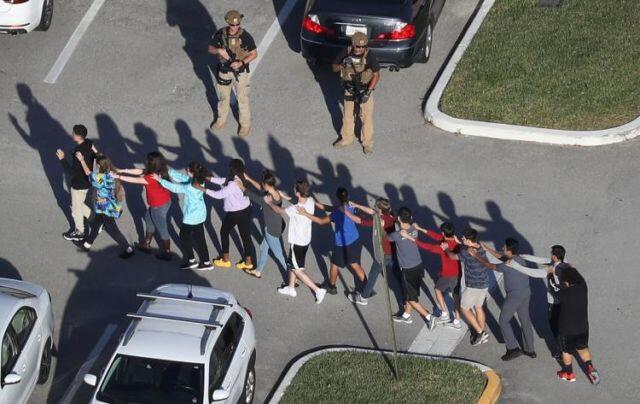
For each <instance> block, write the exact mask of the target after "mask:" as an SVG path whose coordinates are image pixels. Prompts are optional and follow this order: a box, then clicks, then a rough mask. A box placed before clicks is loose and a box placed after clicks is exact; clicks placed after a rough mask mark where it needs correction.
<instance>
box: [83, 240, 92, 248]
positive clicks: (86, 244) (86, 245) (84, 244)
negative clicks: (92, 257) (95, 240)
mask: <svg viewBox="0 0 640 404" xmlns="http://www.w3.org/2000/svg"><path fill="white" fill-rule="evenodd" d="M82 246H83V247H84V248H86V249H87V250H88V249H90V248H91V244H89V243H87V242H86V241H85V242H84V243H83V244H82Z"/></svg>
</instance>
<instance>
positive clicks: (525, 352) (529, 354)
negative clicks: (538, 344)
mask: <svg viewBox="0 0 640 404" xmlns="http://www.w3.org/2000/svg"><path fill="white" fill-rule="evenodd" d="M522 353H523V354H525V355H527V356H528V357H529V358H531V359H535V358H537V357H538V355H536V351H531V352H527V351H522Z"/></svg>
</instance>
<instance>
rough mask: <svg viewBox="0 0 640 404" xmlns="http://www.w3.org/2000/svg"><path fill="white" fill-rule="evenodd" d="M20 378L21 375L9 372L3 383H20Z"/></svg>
mask: <svg viewBox="0 0 640 404" xmlns="http://www.w3.org/2000/svg"><path fill="white" fill-rule="evenodd" d="M20 380H22V376H20V375H18V374H15V373H9V374H8V375H6V376H5V377H4V384H5V386H6V385H10V384H18V383H20Z"/></svg>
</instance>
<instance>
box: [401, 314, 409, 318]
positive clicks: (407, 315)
mask: <svg viewBox="0 0 640 404" xmlns="http://www.w3.org/2000/svg"><path fill="white" fill-rule="evenodd" d="M409 317H411V314H409V313H402V318H409Z"/></svg>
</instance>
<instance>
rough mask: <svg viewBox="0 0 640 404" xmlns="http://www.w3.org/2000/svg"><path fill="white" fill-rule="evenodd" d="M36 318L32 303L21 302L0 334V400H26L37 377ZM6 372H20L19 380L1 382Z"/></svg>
mask: <svg viewBox="0 0 640 404" xmlns="http://www.w3.org/2000/svg"><path fill="white" fill-rule="evenodd" d="M36 320H37V316H36V311H35V310H34V309H33V308H32V307H28V306H23V307H21V308H20V309H18V311H17V312H16V314H14V316H13V317H12V319H11V322H10V323H9V326H8V327H7V329H6V330H5V333H4V335H3V337H2V352H1V353H0V359H1V361H2V367H1V369H0V373H1V375H0V381H1V382H2V402H7V403H24V402H26V401H27V399H28V398H29V395H30V394H31V391H32V390H33V386H34V385H35V383H36V381H37V377H38V369H37V368H38V359H39V357H40V350H39V346H40V344H39V343H38V333H37V332H35V331H36V330H34V326H35V324H36ZM40 338H42V336H41V335H40ZM10 373H15V374H17V375H20V376H21V377H22V380H20V382H19V383H16V384H12V385H5V384H4V378H5V377H6V376H7V375H8V374H10Z"/></svg>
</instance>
